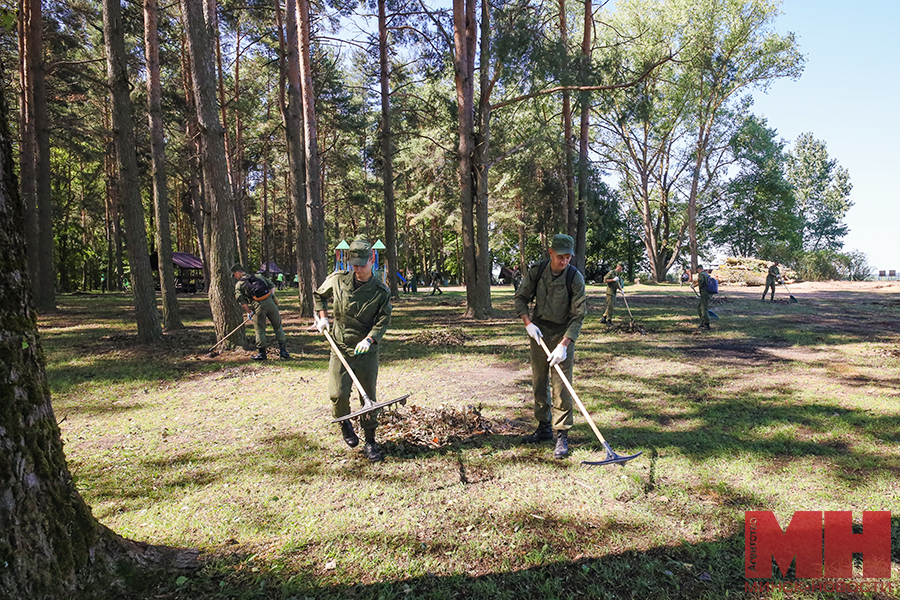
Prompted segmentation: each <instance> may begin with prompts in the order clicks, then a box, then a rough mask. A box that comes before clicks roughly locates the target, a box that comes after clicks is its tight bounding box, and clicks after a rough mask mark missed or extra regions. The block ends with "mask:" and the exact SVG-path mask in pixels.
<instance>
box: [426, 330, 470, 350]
mask: <svg viewBox="0 0 900 600" xmlns="http://www.w3.org/2000/svg"><path fill="white" fill-rule="evenodd" d="M471 339H472V336H470V335H469V334H468V333H466V331H465V330H464V329H463V328H462V327H450V328H449V329H426V330H424V331H421V332H419V333H417V334H416V336H415V337H414V338H412V342H413V343H414V344H425V345H426V346H462V345H463V344H465V343H466V342H467V341H469V340H471Z"/></svg>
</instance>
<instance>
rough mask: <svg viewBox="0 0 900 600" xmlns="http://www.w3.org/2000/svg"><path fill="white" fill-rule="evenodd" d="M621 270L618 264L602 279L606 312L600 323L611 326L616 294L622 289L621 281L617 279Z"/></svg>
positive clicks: (620, 265)
mask: <svg viewBox="0 0 900 600" xmlns="http://www.w3.org/2000/svg"><path fill="white" fill-rule="evenodd" d="M623 268H624V267H622V263H618V264H617V265H616V268H614V269H613V270H611V271H610V272H609V273H607V274H606V276H605V277H604V278H603V283H605V284H606V312H604V313H603V317H601V319H600V322H601V323H606V324H607V325H612V322H613V319H612V316H613V307H614V306H615V304H616V293H617V292H618V291H619V290H620V289H622V281H621V280H620V279H619V273H621V272H622V269H623Z"/></svg>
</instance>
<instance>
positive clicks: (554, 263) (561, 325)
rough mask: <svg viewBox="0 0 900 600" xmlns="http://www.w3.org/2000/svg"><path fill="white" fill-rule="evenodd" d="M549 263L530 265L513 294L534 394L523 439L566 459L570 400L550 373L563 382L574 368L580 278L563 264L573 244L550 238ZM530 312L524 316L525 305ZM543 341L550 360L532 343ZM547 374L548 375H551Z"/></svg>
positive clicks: (582, 310)
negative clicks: (527, 339)
mask: <svg viewBox="0 0 900 600" xmlns="http://www.w3.org/2000/svg"><path fill="white" fill-rule="evenodd" d="M549 254H550V260H549V261H543V262H541V263H538V264H536V265H533V266H532V267H531V268H529V269H528V270H527V271H526V272H525V277H524V278H523V280H522V283H521V285H519V287H518V289H517V290H516V294H515V307H516V314H518V315H519V317H520V318H521V319H522V322H523V323H524V324H525V331H527V332H528V335H529V336H531V384H532V388H533V391H534V417H535V419H537V422H538V426H537V430H535V432H534V433H533V434H531V435H527V436H525V437H524V438H523V441H525V442H527V443H536V442H542V441H546V440H551V439H553V438H554V437H555V438H556V447H555V449H554V451H553V455H554V456H555V457H556V458H565V457H566V456H568V454H569V443H568V433H569V429H571V427H572V395H571V394H570V393H569V391H568V389H566V387H565V384H564V383H563V382H562V380H561V379H560V377H559V374H557V373H556V372H555V369H553V367H554V366H555V365H559V366H560V368H561V369H562V371H563V372H564V373H565V375H566V377H567V378H568V380H569V382H571V381H572V366H573V364H574V362H575V341H576V340H577V339H578V334H579V333H580V332H581V326H582V324H583V323H584V316H585V314H586V312H587V305H586V303H585V297H586V294H585V286H584V277H583V276H582V275H581V273H580V272H579V271H578V269H576V268H575V267H574V266H573V265H570V264H569V262H570V261H571V260H572V257H573V256H574V255H575V240H573V239H572V238H571V236H568V235H562V234H560V235H555V236H553V242H552V244H551V246H550V248H549ZM532 301H534V308H533V309H532V310H531V311H530V314H529V304H530V303H531V302H532ZM541 338H543V339H544V342H545V343H546V345H547V347H548V348H553V352H552V354H551V355H550V357H549V358H548V357H547V354H546V353H545V352H544V349H543V348H541V346H540V344H539V343H538V340H539V339H541ZM551 371H553V373H552V375H551Z"/></svg>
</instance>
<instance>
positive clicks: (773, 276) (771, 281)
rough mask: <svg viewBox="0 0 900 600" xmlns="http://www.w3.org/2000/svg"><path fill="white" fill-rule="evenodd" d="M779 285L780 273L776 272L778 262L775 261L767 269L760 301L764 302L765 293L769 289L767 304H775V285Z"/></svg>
mask: <svg viewBox="0 0 900 600" xmlns="http://www.w3.org/2000/svg"><path fill="white" fill-rule="evenodd" d="M776 282H778V283H781V272H780V271H779V270H778V261H777V260H776V261H775V262H774V263H772V266H771V267H769V273H768V275H766V289H764V290H763V295H762V299H763V301H765V299H766V292H768V291H769V288H772V293H771V294H770V295H769V302H775V283H776Z"/></svg>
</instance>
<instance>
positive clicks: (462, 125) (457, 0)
mask: <svg viewBox="0 0 900 600" xmlns="http://www.w3.org/2000/svg"><path fill="white" fill-rule="evenodd" d="M475 28H476V22H475V0H453V67H454V76H455V82H456V104H457V109H458V113H459V116H458V118H459V123H458V132H459V143H458V144H459V145H458V148H457V160H458V164H459V190H460V208H461V211H462V214H461V222H462V253H463V261H464V262H465V266H464V269H463V271H464V273H465V281H466V316H469V317H475V318H476V319H484V318H487V317H488V316H490V274H489V273H488V274H484V275H486V277H485V276H484V275H483V274H482V273H479V260H478V259H479V257H478V248H477V245H478V241H477V239H476V237H475V236H476V232H475V202H476V198H475V181H474V179H475V174H476V173H475V165H474V162H473V158H474V156H475V152H476V147H475V43H476V29H475ZM485 289H486V296H487V304H486V305H485V303H484V300H485Z"/></svg>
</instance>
